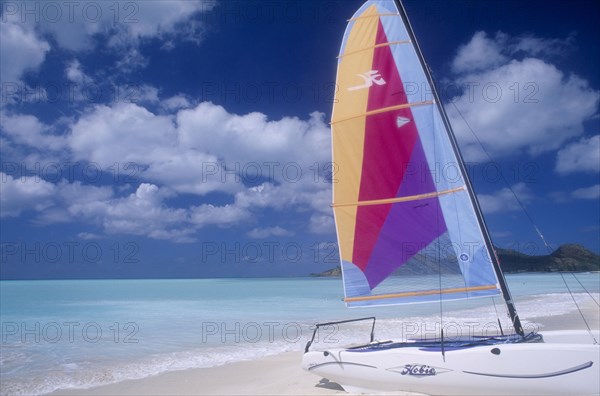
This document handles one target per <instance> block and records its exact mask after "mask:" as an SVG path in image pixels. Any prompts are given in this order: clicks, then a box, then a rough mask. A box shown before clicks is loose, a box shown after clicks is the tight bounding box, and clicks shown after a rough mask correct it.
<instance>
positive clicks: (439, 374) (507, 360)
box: [302, 331, 600, 395]
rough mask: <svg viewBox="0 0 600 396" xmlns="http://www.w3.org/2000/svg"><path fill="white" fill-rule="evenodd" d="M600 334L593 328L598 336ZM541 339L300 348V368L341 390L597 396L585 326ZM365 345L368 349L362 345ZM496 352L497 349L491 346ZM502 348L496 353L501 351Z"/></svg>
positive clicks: (599, 351)
mask: <svg viewBox="0 0 600 396" xmlns="http://www.w3.org/2000/svg"><path fill="white" fill-rule="evenodd" d="M598 336H599V334H598V332H596V333H595V337H596V339H597V340H598V339H599V338H598ZM543 337H544V342H541V343H512V344H496V345H486V346H476V347H470V348H461V349H456V350H446V351H445V359H444V358H443V357H442V354H441V352H440V351H423V350H421V349H420V348H417V347H401V348H389V349H381V350H374V349H369V350H367V351H360V350H356V349H355V350H351V349H341V348H340V349H330V350H326V351H324V350H321V351H309V352H307V353H305V354H304V357H303V360H302V367H303V368H304V369H305V370H307V371H309V372H311V373H314V374H316V375H319V376H321V377H325V378H327V379H329V380H331V381H334V382H337V383H338V384H340V385H341V386H342V387H344V389H345V390H346V391H362V392H378V391H379V392H381V391H397V390H402V391H412V392H421V393H426V394H430V395H598V394H600V374H599V373H600V361H599V360H600V346H599V345H597V344H595V345H594V344H593V340H592V338H591V337H590V335H589V333H588V332H585V331H561V332H546V333H543ZM367 349H368V348H367ZM492 350H494V351H492ZM498 352H499V353H498Z"/></svg>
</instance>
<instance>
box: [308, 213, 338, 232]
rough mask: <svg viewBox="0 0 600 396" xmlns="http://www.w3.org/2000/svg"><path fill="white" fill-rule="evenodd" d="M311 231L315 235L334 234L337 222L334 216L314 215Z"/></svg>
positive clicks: (310, 226) (311, 218) (311, 220)
mask: <svg viewBox="0 0 600 396" xmlns="http://www.w3.org/2000/svg"><path fill="white" fill-rule="evenodd" d="M309 230H310V232H312V233H313V234H333V233H335V222H334V220H333V216H331V215H322V214H314V215H312V216H311V217H310V225H309Z"/></svg>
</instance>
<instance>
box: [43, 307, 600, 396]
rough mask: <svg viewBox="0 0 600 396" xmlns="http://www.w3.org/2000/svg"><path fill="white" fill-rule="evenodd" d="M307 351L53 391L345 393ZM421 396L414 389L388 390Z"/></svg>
mask: <svg viewBox="0 0 600 396" xmlns="http://www.w3.org/2000/svg"><path fill="white" fill-rule="evenodd" d="M582 310H583V311H584V312H585V317H586V320H587V322H588V325H589V326H590V327H591V328H592V329H599V328H600V312H599V311H598V308H597V306H596V305H595V304H594V303H593V302H589V303H587V304H585V305H584V306H583V307H582ZM531 321H532V322H535V323H536V324H539V328H540V331H541V332H542V333H543V332H544V331H550V330H572V329H586V326H585V323H584V322H583V320H582V318H581V315H580V314H579V312H577V311H575V312H571V313H569V314H566V315H557V316H550V317H540V318H532V319H531ZM301 359H302V352H301V351H298V352H287V353H283V354H279V355H276V356H269V357H265V358H263V359H258V360H253V361H243V362H236V363H231V364H227V365H223V366H218V367H211V368H200V369H190V370H184V371H172V372H167V373H163V374H160V375H157V376H153V377H148V378H144V379H139V380H128V381H123V382H119V383H115V384H110V385H104V386H99V387H95V388H89V389H65V390H60V391H57V392H54V393H52V394H53V395H342V394H347V393H346V392H344V391H343V390H342V388H341V387H340V386H339V385H338V384H336V383H334V382H329V381H328V380H326V379H320V378H318V377H317V376H314V375H312V374H309V373H307V372H305V371H303V370H302V369H301V368H300V361H301ZM387 394H393V395H404V396H406V395H420V394H418V393H411V392H393V393H387Z"/></svg>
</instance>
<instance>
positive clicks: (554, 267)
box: [310, 244, 600, 277]
mask: <svg viewBox="0 0 600 396" xmlns="http://www.w3.org/2000/svg"><path fill="white" fill-rule="evenodd" d="M496 252H497V253H498V257H499V259H500V266H501V267H502V270H503V271H504V272H505V273H514V272H556V271H570V272H583V271H600V256H599V255H597V254H596V253H594V252H591V251H589V250H587V249H586V248H584V247H583V246H581V245H576V244H566V245H561V246H560V247H559V248H558V249H556V250H555V251H554V252H552V253H551V254H547V255H542V256H530V255H528V254H524V253H521V252H517V251H516V250H512V249H503V248H496ZM417 260H419V261H423V265H424V266H431V264H432V263H430V262H426V260H423V259H420V258H417ZM341 275H342V270H341V267H340V266H338V267H336V268H331V269H328V270H327V271H323V272H320V273H317V274H310V276H313V277H335V276H341Z"/></svg>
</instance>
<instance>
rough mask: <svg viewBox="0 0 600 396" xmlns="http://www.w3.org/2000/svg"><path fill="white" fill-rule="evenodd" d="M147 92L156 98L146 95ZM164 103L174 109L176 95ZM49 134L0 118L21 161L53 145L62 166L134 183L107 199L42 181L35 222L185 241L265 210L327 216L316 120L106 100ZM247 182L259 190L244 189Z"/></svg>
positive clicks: (322, 138) (72, 71)
mask: <svg viewBox="0 0 600 396" xmlns="http://www.w3.org/2000/svg"><path fill="white" fill-rule="evenodd" d="M66 73H67V74H68V75H70V76H71V78H72V79H81V78H84V77H83V72H82V70H81V68H80V65H79V64H78V63H77V62H75V61H74V62H71V63H70V65H69V66H68V68H67V70H66ZM148 92H150V93H152V92H154V94H151V95H150V97H152V98H158V93H157V92H156V91H153V90H148ZM174 101H175V102H178V103H179V104H182V103H183V104H184V101H182V100H181V98H179V99H176V100H174ZM155 102H159V100H158V99H157V100H155ZM175 107H177V106H175ZM54 127H55V126H52V127H49V126H46V125H44V124H42V123H41V122H40V121H39V120H38V119H37V118H35V117H33V116H24V115H20V116H11V117H7V122H6V123H5V126H4V128H3V131H4V133H5V135H6V136H7V137H10V139H12V140H14V141H16V142H18V143H20V144H24V145H28V146H29V147H30V148H34V149H36V151H34V152H33V153H32V154H31V155H34V156H36V158H37V160H38V161H42V162H43V160H44V158H46V159H47V158H48V153H47V148H46V147H48V146H54V147H55V148H56V149H57V150H59V149H60V150H61V153H62V154H63V155H65V156H66V159H65V160H67V161H72V162H75V163H78V164H82V163H87V162H91V163H93V164H95V166H97V167H99V168H100V169H102V170H103V171H105V172H111V170H114V169H118V170H120V171H123V172H124V173H126V174H127V175H128V177H129V178H130V179H133V180H132V181H131V182H133V183H134V184H137V183H140V184H139V187H138V188H137V191H136V192H135V193H132V194H129V195H127V196H126V197H118V196H115V195H114V191H113V190H112V189H110V188H109V189H108V190H107V189H106V188H105V187H104V188H100V187H92V186H84V185H81V184H79V183H78V182H75V183H67V182H66V181H63V182H60V183H56V184H49V186H51V187H52V186H53V188H54V189H53V192H52V195H53V197H54V198H53V199H52V200H51V201H50V204H49V206H48V207H46V208H45V210H44V211H41V212H39V213H38V214H37V222H38V223H45V224H47V223H53V222H63V221H72V220H73V219H79V220H81V221H83V222H86V223H88V224H94V225H95V226H100V227H102V228H103V229H104V231H105V232H106V233H126V234H133V235H146V236H148V237H150V238H157V239H170V240H174V241H177V242H189V241H192V240H193V239H194V234H195V233H196V232H197V231H198V230H199V229H201V228H203V227H207V226H219V227H229V226H233V225H238V224H241V223H243V222H253V221H256V220H257V219H258V218H259V217H260V216H261V211H262V210H263V209H265V208H270V209H274V210H284V209H285V210H294V211H299V212H306V213H314V212H318V213H328V211H329V204H330V200H331V184H330V183H327V182H325V181H324V180H323V176H322V174H321V173H322V169H320V170H319V171H318V170H317V169H318V168H324V167H325V166H326V164H327V163H328V160H329V155H330V138H329V128H328V126H327V125H326V124H325V122H324V120H323V115H322V114H320V113H313V114H311V115H310V117H309V118H308V119H306V120H301V119H298V118H291V117H284V118H282V119H281V120H277V121H271V120H268V119H267V117H266V116H265V115H264V114H261V113H250V114H246V115H237V114H231V113H228V112H227V111H225V109H223V108H222V107H220V106H216V105H214V104H212V103H201V104H199V105H198V106H196V107H194V108H191V109H183V110H178V111H177V112H176V114H154V113H152V112H150V111H148V110H147V109H146V108H145V107H143V106H141V105H139V104H134V103H115V104H112V105H96V106H93V107H90V108H88V109H87V110H85V111H84V112H83V114H82V115H81V116H79V118H77V119H75V120H74V121H70V124H69V125H67V129H68V130H69V133H68V134H67V135H66V136H61V137H58V136H54V135H51V134H50V133H49V132H50V131H51V130H52V128H54ZM53 139H58V140H57V141H56V142H54V141H53ZM315 163H316V164H317V167H315V166H314V165H315ZM129 164H133V166H134V168H133V169H134V172H133V174H131V172H128V171H126V170H127V169H130V168H127V165H129ZM248 180H252V182H250V184H256V183H261V184H259V185H257V186H253V187H252V186H249V185H248ZM118 190H119V189H118V188H117V189H116V190H115V191H118ZM214 192H221V193H225V194H228V195H229V197H230V198H231V200H232V202H230V203H229V204H221V205H212V204H210V203H208V202H202V201H200V203H199V204H195V205H193V206H188V207H183V208H173V207H170V206H169V205H167V203H166V198H169V197H175V196H177V195H178V194H194V195H197V196H206V195H207V194H209V193H214ZM78 197H79V198H78ZM10 213H11V214H12V215H16V214H18V213H20V211H18V210H11V211H10ZM261 232H262V233H265V232H267V233H269V232H270V233H271V234H273V235H276V234H277V232H281V230H280V229H276V228H275V229H267V230H260V229H257V230H256V231H253V232H252V235H255V236H257V235H259V234H260V233H261Z"/></svg>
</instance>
